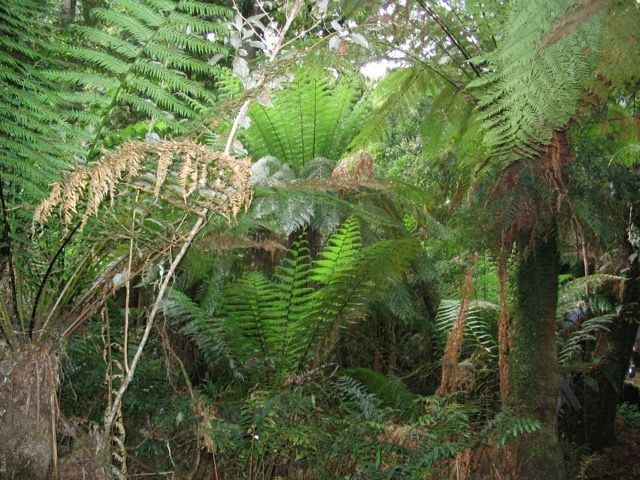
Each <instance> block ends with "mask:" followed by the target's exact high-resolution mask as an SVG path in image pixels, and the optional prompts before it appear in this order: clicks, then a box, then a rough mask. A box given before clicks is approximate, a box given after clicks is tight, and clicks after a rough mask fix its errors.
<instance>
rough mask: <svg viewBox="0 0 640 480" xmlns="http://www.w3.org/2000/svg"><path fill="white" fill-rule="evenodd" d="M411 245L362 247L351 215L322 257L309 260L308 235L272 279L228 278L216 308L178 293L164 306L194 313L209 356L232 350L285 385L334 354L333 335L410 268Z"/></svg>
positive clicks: (236, 360)
mask: <svg viewBox="0 0 640 480" xmlns="http://www.w3.org/2000/svg"><path fill="white" fill-rule="evenodd" d="M413 248H414V243H413V242H412V241H406V242H403V241H383V242H378V243H376V244H373V245H371V246H367V247H364V248H363V247H362V245H361V240H360V229H359V226H358V223H357V222H356V221H355V220H354V219H349V220H347V221H346V222H345V223H344V224H343V226H342V227H341V228H340V229H339V230H338V231H336V232H335V233H334V234H333V235H332V237H331V238H330V239H329V241H328V243H327V245H326V247H325V248H324V249H323V250H322V251H321V252H320V253H319V255H318V258H317V260H315V261H313V262H312V261H311V259H310V257H309V251H308V247H307V243H306V241H305V240H303V239H302V240H298V241H297V242H295V243H294V244H293V246H292V248H291V249H290V250H289V251H288V252H287V253H286V255H285V256H284V259H283V261H282V263H281V265H280V266H279V267H278V268H277V269H276V271H275V274H274V275H273V278H272V279H268V278H266V277H265V276H264V275H262V274H261V273H259V272H251V273H248V274H245V275H244V276H243V277H242V278H240V279H239V280H238V281H236V282H233V283H230V284H227V285H226V286H225V287H224V288H223V290H222V295H221V297H220V301H219V302H218V304H217V305H216V308H215V311H214V312H211V311H209V312H207V311H204V310H203V309H202V308H201V307H197V306H196V304H195V303H194V302H193V301H191V300H190V299H188V297H185V296H184V295H182V294H175V295H173V296H172V299H171V302H169V303H168V304H167V306H166V312H167V313H168V314H169V315H170V316H172V317H173V318H174V319H178V320H180V319H181V318H189V320H190V321H189V323H187V326H186V327H185V329H186V332H187V333H189V334H190V335H191V336H192V337H193V338H194V339H195V341H196V344H197V345H198V346H199V347H200V348H201V349H203V354H204V355H205V356H207V358H209V359H216V358H218V359H220V353H221V352H222V351H224V352H228V356H227V358H229V359H232V365H233V368H236V367H237V368H239V369H241V370H244V371H245V372H246V374H247V375H250V376H252V377H260V376H261V375H262V377H263V378H264V376H265V375H266V378H267V380H268V383H275V384H280V383H282V382H283V381H285V380H286V379H287V378H289V377H290V376H291V375H299V374H301V373H302V372H303V370H304V369H305V368H306V367H307V366H308V364H309V362H311V361H312V360H314V358H315V360H316V361H317V360H318V358H316V357H318V356H320V358H324V356H326V355H327V354H328V353H329V349H330V348H331V347H332V343H331V342H334V341H335V339H334V340H330V338H329V337H331V336H332V335H337V334H338V333H339V329H340V328H342V326H343V325H345V324H347V323H349V322H354V321H356V320H360V319H362V318H363V317H364V316H365V314H366V312H367V308H368V305H369V303H370V302H371V301H374V300H375V299H376V298H378V297H379V296H381V295H382V294H383V293H384V291H385V288H386V287H387V285H388V284H389V281H390V280H391V279H393V278H394V277H397V276H399V275H402V273H403V272H404V271H405V270H406V268H407V265H408V263H407V262H408V258H407V257H409V256H410V255H411V252H412V249H413ZM332 332H333V333H332ZM327 341H328V342H329V344H325V343H324V342H327ZM323 349H325V350H326V351H323Z"/></svg>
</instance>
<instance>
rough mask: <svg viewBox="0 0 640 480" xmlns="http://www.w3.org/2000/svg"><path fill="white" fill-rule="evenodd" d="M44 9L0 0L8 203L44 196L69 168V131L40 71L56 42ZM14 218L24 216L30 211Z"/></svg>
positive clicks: (1, 136)
mask: <svg viewBox="0 0 640 480" xmlns="http://www.w3.org/2000/svg"><path fill="white" fill-rule="evenodd" d="M47 7H48V5H47V2H39V1H33V0H19V1H9V0H3V1H2V2H0V52H1V53H0V169H1V170H2V184H3V190H4V192H3V194H4V196H5V201H8V202H9V204H10V205H15V204H16V203H18V202H28V203H33V202H36V201H38V200H40V199H42V198H43V197H44V195H45V194H46V191H47V186H48V184H49V183H51V182H53V181H56V180H58V179H59V175H60V171H61V170H63V169H64V168H66V167H67V166H68V164H67V163H66V161H65V158H67V156H68V147H67V145H65V142H64V137H65V135H68V134H69V131H68V129H67V127H66V126H65V125H63V124H62V123H61V122H60V111H59V110H58V109H57V108H56V107H55V105H54V104H52V100H53V98H54V97H55V93H54V91H53V89H54V87H55V86H54V85H52V84H51V83H49V82H48V81H47V79H46V78H44V76H43V75H42V72H41V66H42V65H47V64H48V62H49V58H48V57H49V55H50V54H51V52H50V43H49V42H51V41H53V42H55V41H57V39H56V36H55V35H54V32H52V31H51V28H50V27H49V25H48V24H47V23H46V22H43V21H41V20H42V17H43V16H44V15H45V13H46V11H47ZM18 216H20V217H23V220H24V217H27V216H28V212H25V211H22V212H18ZM24 223H27V222H24Z"/></svg>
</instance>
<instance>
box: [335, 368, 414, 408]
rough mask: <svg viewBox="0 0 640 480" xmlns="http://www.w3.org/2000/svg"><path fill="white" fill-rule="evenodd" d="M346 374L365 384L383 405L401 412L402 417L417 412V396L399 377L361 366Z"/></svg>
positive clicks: (347, 371) (346, 371)
mask: <svg viewBox="0 0 640 480" xmlns="http://www.w3.org/2000/svg"><path fill="white" fill-rule="evenodd" d="M344 374H346V376H348V377H349V378H352V379H354V380H357V381H358V382H360V383H361V384H362V385H363V386H365V387H366V389H367V391H368V392H371V393H372V394H374V395H375V397H376V398H377V399H378V400H379V401H380V402H381V403H382V405H384V406H385V407H387V408H391V409H392V410H393V411H396V412H399V414H400V417H401V418H403V419H409V418H410V417H411V416H412V415H413V414H414V413H415V412H416V410H417V408H416V400H417V397H416V395H415V394H413V393H412V392H411V391H410V390H409V389H408V388H407V386H406V385H405V384H404V383H403V382H402V380H400V379H399V378H397V377H394V376H387V375H383V374H382V373H380V372H376V371H374V370H371V369H369V368H361V367H358V368H349V369H347V370H345V371H344Z"/></svg>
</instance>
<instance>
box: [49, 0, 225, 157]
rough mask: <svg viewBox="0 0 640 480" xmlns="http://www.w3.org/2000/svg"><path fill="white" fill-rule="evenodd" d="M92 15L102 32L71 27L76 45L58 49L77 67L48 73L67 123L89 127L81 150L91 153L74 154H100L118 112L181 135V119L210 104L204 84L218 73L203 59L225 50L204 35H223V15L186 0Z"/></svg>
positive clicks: (125, 5) (118, 6) (147, 0)
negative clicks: (60, 87) (63, 88)
mask: <svg viewBox="0 0 640 480" xmlns="http://www.w3.org/2000/svg"><path fill="white" fill-rule="evenodd" d="M92 15H93V16H94V17H95V19H96V20H98V21H99V25H100V26H99V27H88V26H81V27H76V29H75V33H76V34H77V35H78V36H79V37H80V39H81V41H80V42H76V41H74V42H72V43H69V44H65V45H63V46H62V47H61V48H60V50H61V54H62V55H64V56H65V57H66V58H67V59H68V60H69V61H71V62H75V63H76V65H77V66H76V67H75V68H66V69H65V70H53V69H51V70H49V71H48V72H47V77H48V78H49V79H51V80H54V81H58V82H61V83H62V84H64V85H68V87H69V89H70V90H71V91H70V92H68V93H65V94H64V95H63V97H62V99H61V100H62V101H63V102H64V105H65V107H66V109H67V113H66V118H68V119H69V121H70V122H78V123H80V124H81V125H85V126H86V127H87V128H86V129H85V131H84V132H82V133H83V134H82V136H81V144H83V145H86V146H88V148H89V151H88V152H85V151H83V150H82V149H80V150H78V152H77V153H78V155H79V156H87V155H88V156H89V157H92V156H94V155H95V154H96V153H97V152H98V151H99V148H100V146H101V141H102V140H103V137H104V134H105V131H106V129H107V128H108V127H110V126H111V124H112V123H113V122H115V121H117V113H118V112H119V111H120V110H122V109H129V110H133V111H136V112H138V113H139V114H140V115H142V116H144V117H146V118H150V119H152V120H153V121H160V120H163V121H165V122H169V123H171V125H172V128H173V130H174V131H180V130H181V126H180V125H181V124H180V123H179V120H181V119H189V118H194V117H196V116H197V115H198V114H199V113H200V112H201V111H202V109H204V108H205V107H207V106H210V105H211V104H212V103H213V102H214V100H215V98H214V95H213V94H212V93H211V89H210V86H211V84H209V85H207V84H206V83H204V82H206V81H207V80H209V81H210V80H211V79H213V78H214V77H215V76H216V74H217V72H218V71H219V68H218V67H215V66H212V65H210V64H209V63H208V62H207V60H208V58H210V57H212V56H214V55H216V54H220V53H225V52H226V50H225V49H224V47H223V46H222V45H221V44H220V42H216V41H211V40H210V39H209V38H212V37H209V36H208V35H209V34H215V35H217V36H218V37H220V36H221V35H223V34H224V31H225V30H224V26H223V25H222V21H223V20H225V19H227V18H229V16H230V10H229V9H227V8H224V7H221V6H218V5H213V4H209V3H204V2H199V1H192V0H179V1H177V0H116V1H114V2H113V5H112V6H111V7H110V8H96V9H94V10H93V11H92Z"/></svg>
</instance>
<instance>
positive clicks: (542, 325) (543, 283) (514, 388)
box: [508, 229, 565, 480]
mask: <svg viewBox="0 0 640 480" xmlns="http://www.w3.org/2000/svg"><path fill="white" fill-rule="evenodd" d="M552 230H553V229H552ZM531 235H535V237H533V238H532V237H531ZM518 246H519V251H520V252H521V259H520V265H519V269H518V272H517V279H516V289H517V292H516V305H515V311H514V315H513V330H512V346H511V352H510V360H509V399H508V403H509V404H510V405H511V406H512V407H513V408H514V409H516V411H517V412H519V414H520V415H521V416H523V417H529V418H535V419H537V420H539V421H540V423H541V428H540V430H538V431H537V432H535V433H534V434H531V435H522V436H520V437H519V438H518V439H517V441H516V443H515V445H514V446H513V450H512V454H513V464H512V469H513V473H514V474H515V476H514V478H517V479H519V480H560V479H564V478H565V472H564V464H563V459H562V452H561V450H560V446H559V444H558V437H557V432H556V402H557V398H558V391H559V386H560V378H559V369H558V361H557V352H556V306H557V301H558V273H559V266H560V256H559V252H558V245H557V239H556V234H555V231H549V232H546V233H544V234H543V233H535V234H534V233H533V232H522V231H521V232H520V241H519V243H518Z"/></svg>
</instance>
